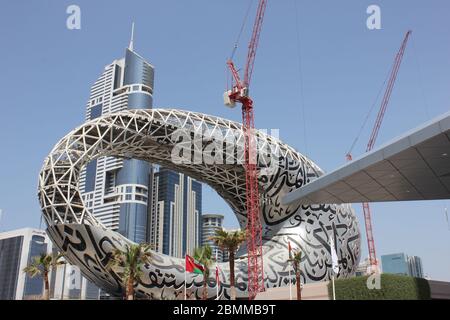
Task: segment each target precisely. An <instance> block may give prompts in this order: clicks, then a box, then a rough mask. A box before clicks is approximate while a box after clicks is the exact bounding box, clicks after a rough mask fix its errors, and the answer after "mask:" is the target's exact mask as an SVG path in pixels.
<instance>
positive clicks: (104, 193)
mask: <svg viewBox="0 0 450 320" xmlns="http://www.w3.org/2000/svg"><path fill="white" fill-rule="evenodd" d="M153 81H154V68H153V66H152V65H151V64H149V63H148V62H147V61H145V59H144V58H142V57H141V56H140V55H138V54H137V53H136V52H135V51H134V46H133V35H132V38H131V41H130V45H129V47H128V48H127V49H126V50H125V58H123V59H120V60H115V61H113V62H112V63H111V64H109V65H107V66H106V67H105V70H104V72H103V73H102V75H101V76H100V77H99V78H98V80H97V81H96V82H95V83H94V85H93V86H92V88H91V94H90V97H89V101H88V103H87V106H86V121H88V120H92V119H95V118H97V117H100V116H101V115H104V114H108V113H114V112H118V111H122V110H124V109H127V108H128V109H150V108H152V105H153ZM151 179H152V165H151V164H149V163H147V162H145V161H140V160H135V159H117V158H113V157H102V158H99V159H97V160H93V161H92V162H90V163H89V164H88V165H87V166H86V168H85V169H84V170H83V172H82V173H81V177H80V190H81V192H82V194H83V199H84V201H85V203H86V205H87V207H88V208H89V209H90V210H91V211H92V213H93V214H94V216H95V217H96V218H98V219H99V220H100V221H101V222H102V223H103V224H104V225H105V226H107V227H109V228H111V229H112V230H115V231H119V232H120V233H121V234H122V235H124V236H125V237H127V238H128V239H130V240H132V241H135V242H138V243H139V242H147V241H148V240H149V232H148V228H149V213H150V208H151V197H150V196H149V195H151V194H152V191H151V186H152V181H151Z"/></svg>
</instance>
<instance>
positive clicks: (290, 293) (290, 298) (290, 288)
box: [289, 266, 292, 300]
mask: <svg viewBox="0 0 450 320" xmlns="http://www.w3.org/2000/svg"><path fill="white" fill-rule="evenodd" d="M289 300H292V278H291V266H289Z"/></svg>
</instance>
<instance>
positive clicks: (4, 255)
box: [0, 228, 51, 300]
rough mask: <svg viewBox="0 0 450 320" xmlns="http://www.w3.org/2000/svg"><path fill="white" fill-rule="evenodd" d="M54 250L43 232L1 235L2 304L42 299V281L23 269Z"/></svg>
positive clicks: (5, 233)
mask: <svg viewBox="0 0 450 320" xmlns="http://www.w3.org/2000/svg"><path fill="white" fill-rule="evenodd" d="M50 248H51V244H50V241H49V238H48V236H47V234H46V233H45V232H44V231H42V230H36V229H31V228H24V229H19V230H13V231H8V232H3V233H0V300H27V299H36V298H40V297H41V295H42V292H43V279H42V277H41V276H36V277H34V278H31V277H29V276H28V275H27V274H26V273H24V272H23V269H24V268H25V267H26V266H28V265H29V264H30V263H31V262H32V260H33V258H34V257H36V256H40V255H41V253H47V252H49V250H50Z"/></svg>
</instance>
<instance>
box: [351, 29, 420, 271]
mask: <svg viewBox="0 0 450 320" xmlns="http://www.w3.org/2000/svg"><path fill="white" fill-rule="evenodd" d="M411 33H412V31H408V32H407V33H406V35H405V37H404V39H403V42H402V45H401V47H400V49H399V51H398V52H397V55H396V56H395V60H394V65H393V67H392V70H391V74H390V76H389V82H388V84H387V88H386V92H385V93H384V96H383V100H382V101H381V106H380V110H379V111H378V115H377V118H376V120H375V124H374V127H373V129H372V133H371V135H370V138H369V142H368V143H367V147H366V152H369V151H371V150H372V149H373V147H374V145H375V142H376V140H377V138H378V133H379V132H380V128H381V124H382V123H383V119H384V115H385V113H386V108H387V106H388V104H389V100H390V98H391V94H392V90H393V89H394V85H395V81H396V80H397V75H398V71H399V69H400V65H401V63H402V60H403V55H404V53H405V49H406V45H407V44H408V40H409V37H410V35H411ZM347 160H352V156H351V150H350V152H349V153H348V154H347ZM362 207H363V212H364V223H365V227H366V237H367V246H368V250H369V264H370V269H371V271H375V270H376V268H377V265H378V262H377V255H376V250H375V240H374V238H373V228H372V214H371V211H370V205H369V203H367V202H365V203H363V204H362Z"/></svg>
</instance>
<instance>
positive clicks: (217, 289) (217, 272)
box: [216, 249, 219, 300]
mask: <svg viewBox="0 0 450 320" xmlns="http://www.w3.org/2000/svg"><path fill="white" fill-rule="evenodd" d="M218 252H219V249H217V250H216V274H217V277H216V300H219V264H218V263H217V253H218Z"/></svg>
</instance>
